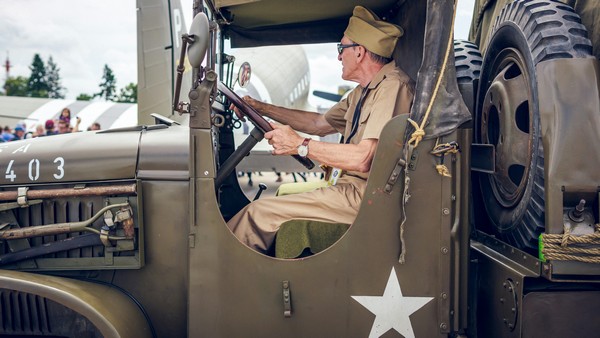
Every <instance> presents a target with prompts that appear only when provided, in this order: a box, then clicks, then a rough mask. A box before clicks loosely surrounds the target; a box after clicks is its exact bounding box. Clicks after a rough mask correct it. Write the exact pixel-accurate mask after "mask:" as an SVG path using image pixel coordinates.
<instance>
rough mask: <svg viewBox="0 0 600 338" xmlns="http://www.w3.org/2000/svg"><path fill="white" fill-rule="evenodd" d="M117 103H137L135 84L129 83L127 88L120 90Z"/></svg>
mask: <svg viewBox="0 0 600 338" xmlns="http://www.w3.org/2000/svg"><path fill="white" fill-rule="evenodd" d="M117 102H125V103H137V84H135V83H133V82H130V83H129V84H128V85H127V86H125V87H124V88H121V93H119V97H118V98H117Z"/></svg>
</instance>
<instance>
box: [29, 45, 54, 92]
mask: <svg viewBox="0 0 600 338" xmlns="http://www.w3.org/2000/svg"><path fill="white" fill-rule="evenodd" d="M29 69H30V70H31V76H30V77H29V81H28V82H27V88H28V91H29V93H28V94H29V95H28V96H31V97H48V91H49V88H48V83H47V82H46V66H45V65H44V61H42V58H41V57H40V55H39V54H37V53H36V54H35V55H34V56H33V62H32V63H31V66H29Z"/></svg>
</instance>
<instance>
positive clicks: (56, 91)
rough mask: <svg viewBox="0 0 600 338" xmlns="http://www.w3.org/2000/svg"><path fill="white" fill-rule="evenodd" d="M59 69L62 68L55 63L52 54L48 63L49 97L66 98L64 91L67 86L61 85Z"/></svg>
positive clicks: (47, 81)
mask: <svg viewBox="0 0 600 338" xmlns="http://www.w3.org/2000/svg"><path fill="white" fill-rule="evenodd" d="M59 71H60V68H58V66H57V65H56V63H54V60H53V59H52V56H50V57H49V58H48V63H47V64H46V83H47V84H48V97H49V98H52V99H64V98H65V94H64V93H63V90H64V89H65V88H64V87H63V86H61V85H60V75H59V74H58V72H59Z"/></svg>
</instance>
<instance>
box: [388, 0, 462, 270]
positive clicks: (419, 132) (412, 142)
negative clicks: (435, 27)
mask: <svg viewBox="0 0 600 338" xmlns="http://www.w3.org/2000/svg"><path fill="white" fill-rule="evenodd" d="M457 6H458V0H456V2H455V3H454V8H453V13H452V25H451V26H450V31H451V32H452V31H454V20H455V19H456V7H457ZM453 40H454V35H453V34H449V35H448V43H447V45H446V46H447V47H446V54H445V55H444V62H443V63H442V69H441V70H442V71H441V72H440V74H439V76H438V79H437V82H436V84H435V89H434V90H433V95H432V97H431V100H430V101H429V105H428V106H427V111H426V112H425V117H424V118H423V121H422V122H421V125H419V124H418V123H417V122H415V121H413V120H411V119H410V118H409V119H408V122H409V123H410V124H411V125H412V126H413V127H414V128H415V131H414V132H413V133H412V134H411V137H410V139H409V140H408V151H407V152H406V153H407V154H408V156H407V157H405V159H410V156H411V155H412V152H413V150H414V148H416V147H417V146H418V145H419V142H421V140H422V139H423V137H425V124H426V123H427V120H428V119H429V113H430V112H431V110H432V109H433V102H434V101H435V98H436V96H437V93H438V91H439V89H440V85H441V83H442V77H443V75H444V70H445V69H446V66H447V64H448V57H449V56H450V49H451V48H452V49H453V48H454V43H453ZM405 149H406V148H405ZM409 186H410V177H409V173H408V165H407V166H405V167H404V191H403V195H402V222H401V223H400V244H401V246H402V249H401V251H400V256H399V257H398V262H399V263H400V264H404V262H405V260H406V245H405V242H404V225H405V223H406V204H407V203H408V200H409V198H410V190H409Z"/></svg>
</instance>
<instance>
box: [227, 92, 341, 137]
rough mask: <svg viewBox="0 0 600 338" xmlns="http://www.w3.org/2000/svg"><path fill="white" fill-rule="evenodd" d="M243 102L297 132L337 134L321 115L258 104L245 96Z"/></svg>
mask: <svg viewBox="0 0 600 338" xmlns="http://www.w3.org/2000/svg"><path fill="white" fill-rule="evenodd" d="M243 100H244V101H246V103H248V104H249V105H250V106H252V107H253V108H254V109H256V110H257V111H258V112H259V113H260V114H261V115H264V116H267V117H269V118H272V119H273V120H275V121H277V122H279V123H282V124H287V125H289V126H290V127H292V128H293V129H295V130H297V131H300V132H303V133H306V134H311V135H317V136H325V135H329V134H333V133H337V130H335V129H334V128H333V127H332V126H331V125H330V124H329V123H328V122H327V120H326V119H325V117H324V115H322V114H319V113H315V112H309V111H304V110H298V109H289V108H284V107H279V106H275V105H272V104H268V103H264V102H260V101H258V100H255V99H253V98H252V97H250V96H245V97H244V98H243ZM234 110H235V112H236V114H237V115H238V117H239V116H241V115H240V113H239V111H238V110H237V108H235V107H234Z"/></svg>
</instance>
